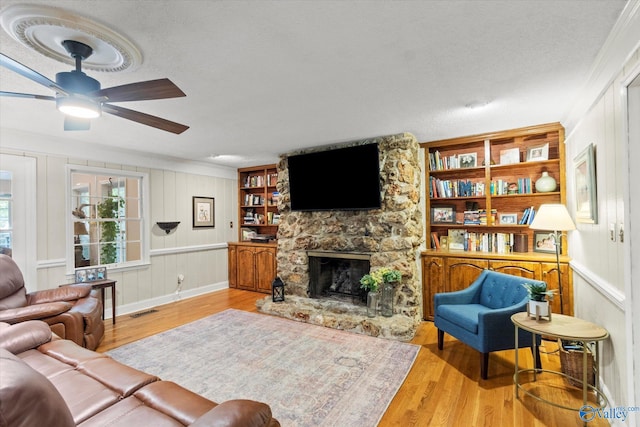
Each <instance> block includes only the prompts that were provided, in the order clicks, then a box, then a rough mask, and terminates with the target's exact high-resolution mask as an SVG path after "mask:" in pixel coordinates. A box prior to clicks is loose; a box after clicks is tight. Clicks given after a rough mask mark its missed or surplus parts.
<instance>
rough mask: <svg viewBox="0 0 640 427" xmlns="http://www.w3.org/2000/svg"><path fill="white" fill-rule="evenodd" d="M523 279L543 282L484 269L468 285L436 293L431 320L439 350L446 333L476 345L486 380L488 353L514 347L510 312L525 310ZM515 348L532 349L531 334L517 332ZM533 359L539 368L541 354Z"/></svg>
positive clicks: (483, 376)
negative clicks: (432, 319)
mask: <svg viewBox="0 0 640 427" xmlns="http://www.w3.org/2000/svg"><path fill="white" fill-rule="evenodd" d="M525 282H526V283H543V284H545V283H544V282H540V281H538V280H531V279H525V278H522V277H518V276H512V275H510V274H504V273H498V272H495V271H491V270H484V271H483V272H482V273H481V274H480V276H479V277H478V278H477V279H476V280H475V282H473V283H472V284H471V285H469V287H468V288H466V289H463V290H461V291H457V292H448V293H440V294H436V295H435V296H434V307H435V316H434V322H435V325H436V328H438V349H439V350H442V348H443V344H444V333H445V332H446V333H448V334H449V335H451V336H453V337H455V338H457V339H458V340H460V341H462V342H464V343H465V344H467V345H469V346H471V347H473V348H475V349H476V350H478V351H479V352H480V353H482V363H481V366H480V375H481V377H482V379H487V371H488V367H489V353H490V352H492V351H499V350H508V349H512V348H515V333H514V326H513V323H512V322H511V315H512V314H514V313H518V312H521V311H525V310H526V306H527V300H528V295H527V290H526V289H525V288H524V287H523V286H522V284H523V283H525ZM545 285H546V284H545ZM538 340H539V337H538ZM518 347H531V351H532V352H533V341H532V335H531V334H530V333H528V332H525V331H520V334H519V340H518ZM536 349H537V347H536ZM534 358H535V363H536V367H538V368H540V367H541V362H540V354H539V353H537V354H534Z"/></svg>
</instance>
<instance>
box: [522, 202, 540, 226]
mask: <svg viewBox="0 0 640 427" xmlns="http://www.w3.org/2000/svg"><path fill="white" fill-rule="evenodd" d="M535 215H536V210H535V209H534V207H533V206H531V207H530V208H526V209H525V210H524V213H523V214H522V218H520V221H519V222H518V224H520V225H528V224H531V223H532V222H533V218H534V217H535Z"/></svg>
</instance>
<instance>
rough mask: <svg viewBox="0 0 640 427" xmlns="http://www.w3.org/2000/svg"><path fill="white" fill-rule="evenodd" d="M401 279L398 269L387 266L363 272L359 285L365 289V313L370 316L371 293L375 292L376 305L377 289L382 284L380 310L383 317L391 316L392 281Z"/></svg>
mask: <svg viewBox="0 0 640 427" xmlns="http://www.w3.org/2000/svg"><path fill="white" fill-rule="evenodd" d="M400 279H402V274H401V273H400V272H399V271H398V270H394V269H391V268H389V267H381V268H378V269H377V270H375V271H372V272H371V273H369V274H365V275H364V276H362V278H361V279H360V285H361V286H360V287H361V288H362V289H365V290H367V291H368V292H369V293H368V294H367V313H368V314H369V316H370V317H373V316H372V315H371V312H372V311H374V309H373V308H372V307H370V305H369V301H370V297H371V298H373V296H372V295H371V294H372V293H375V294H376V296H375V302H376V305H377V296H378V290H379V289H380V287H381V286H382V295H381V298H380V312H381V314H382V315H383V316H385V317H391V316H392V315H393V298H394V289H393V283H395V282H399V281H400Z"/></svg>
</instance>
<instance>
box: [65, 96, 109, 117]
mask: <svg viewBox="0 0 640 427" xmlns="http://www.w3.org/2000/svg"><path fill="white" fill-rule="evenodd" d="M56 108H58V110H59V111H60V112H62V113H64V114H66V115H69V116H72V117H78V118H81V119H95V118H97V117H100V114H101V110H100V105H99V104H98V103H96V102H94V101H92V100H91V99H86V98H80V97H75V96H69V97H59V98H58V99H56Z"/></svg>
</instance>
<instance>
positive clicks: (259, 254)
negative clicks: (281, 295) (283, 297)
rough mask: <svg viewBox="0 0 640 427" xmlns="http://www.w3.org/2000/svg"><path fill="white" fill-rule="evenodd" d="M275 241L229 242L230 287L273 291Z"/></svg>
mask: <svg viewBox="0 0 640 427" xmlns="http://www.w3.org/2000/svg"><path fill="white" fill-rule="evenodd" d="M276 251H277V246H276V244H273V243H247V242H230V243H229V287H230V288H238V289H245V290H248V291H257V292H264V293H271V284H272V283H273V279H275V277H276Z"/></svg>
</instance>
